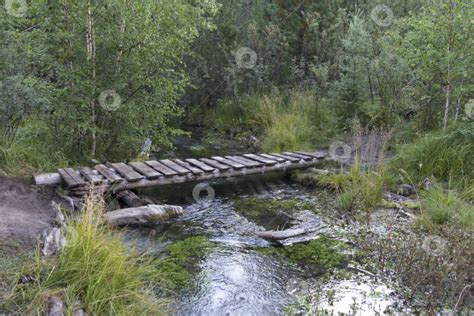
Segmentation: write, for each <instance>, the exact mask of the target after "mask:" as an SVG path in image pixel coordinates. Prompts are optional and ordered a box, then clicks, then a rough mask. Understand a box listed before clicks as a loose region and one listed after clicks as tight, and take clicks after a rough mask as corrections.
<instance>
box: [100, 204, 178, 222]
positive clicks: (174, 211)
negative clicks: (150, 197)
mask: <svg viewBox="0 0 474 316" xmlns="http://www.w3.org/2000/svg"><path fill="white" fill-rule="evenodd" d="M181 215H184V210H183V208H182V207H180V206H174V205H155V204H150V205H146V206H141V207H131V208H124V209H121V210H116V211H112V212H108V213H106V214H105V218H106V220H107V222H108V223H109V224H110V225H112V226H123V225H140V224H148V223H156V222H160V221H166V220H169V219H172V218H176V217H179V216H181Z"/></svg>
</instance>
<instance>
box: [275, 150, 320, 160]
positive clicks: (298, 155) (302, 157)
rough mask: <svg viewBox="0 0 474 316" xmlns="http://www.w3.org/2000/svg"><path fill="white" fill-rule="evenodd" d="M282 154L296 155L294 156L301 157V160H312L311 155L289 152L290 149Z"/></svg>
mask: <svg viewBox="0 0 474 316" xmlns="http://www.w3.org/2000/svg"><path fill="white" fill-rule="evenodd" d="M282 154H283V155H287V156H292V157H296V158H300V159H303V160H306V161H308V160H313V159H314V158H313V157H311V156H308V155H302V154H297V153H295V152H290V151H285V152H283V153H282Z"/></svg>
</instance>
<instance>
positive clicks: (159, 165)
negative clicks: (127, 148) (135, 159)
mask: <svg viewBox="0 0 474 316" xmlns="http://www.w3.org/2000/svg"><path fill="white" fill-rule="evenodd" d="M145 163H146V164H147V165H148V166H150V167H152V168H153V169H155V170H156V171H158V172H160V173H162V174H164V175H165V176H166V177H172V176H176V175H178V172H176V171H175V170H173V169H171V168H168V167H167V166H165V165H164V164H162V163H161V162H158V161H156V160H148V161H145Z"/></svg>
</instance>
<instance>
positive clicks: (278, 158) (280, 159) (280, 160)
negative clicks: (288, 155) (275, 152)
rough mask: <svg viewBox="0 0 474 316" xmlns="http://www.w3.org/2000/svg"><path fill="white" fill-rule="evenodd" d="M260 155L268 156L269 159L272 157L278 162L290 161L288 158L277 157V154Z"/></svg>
mask: <svg viewBox="0 0 474 316" xmlns="http://www.w3.org/2000/svg"><path fill="white" fill-rule="evenodd" d="M258 156H260V157H264V158H268V159H271V160H276V161H277V162H285V161H288V159H285V158H281V157H277V156H272V155H269V154H259V155H258Z"/></svg>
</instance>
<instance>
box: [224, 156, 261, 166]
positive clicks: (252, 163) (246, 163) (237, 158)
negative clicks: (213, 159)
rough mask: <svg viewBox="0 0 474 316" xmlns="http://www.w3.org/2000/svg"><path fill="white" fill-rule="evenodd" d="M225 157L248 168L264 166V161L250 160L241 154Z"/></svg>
mask: <svg viewBox="0 0 474 316" xmlns="http://www.w3.org/2000/svg"><path fill="white" fill-rule="evenodd" d="M225 158H227V159H230V160H233V161H235V162H238V163H241V164H243V165H244V166H245V167H247V168H255V167H260V166H263V163H261V162H257V161H254V160H250V159H247V158H244V157H241V156H225Z"/></svg>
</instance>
